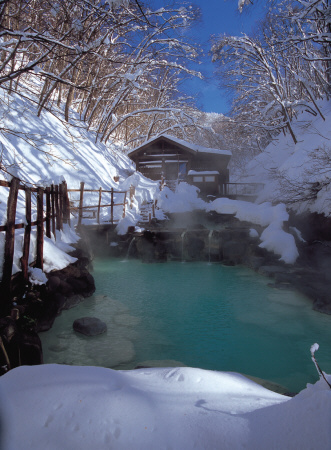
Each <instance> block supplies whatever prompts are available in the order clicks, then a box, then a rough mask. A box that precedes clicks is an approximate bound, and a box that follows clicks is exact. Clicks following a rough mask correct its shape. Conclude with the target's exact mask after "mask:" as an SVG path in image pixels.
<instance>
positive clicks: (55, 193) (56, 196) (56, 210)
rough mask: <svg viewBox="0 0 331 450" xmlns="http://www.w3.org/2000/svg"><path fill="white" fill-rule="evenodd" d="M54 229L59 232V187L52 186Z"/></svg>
mask: <svg viewBox="0 0 331 450" xmlns="http://www.w3.org/2000/svg"><path fill="white" fill-rule="evenodd" d="M54 197H55V218H56V229H57V230H60V229H61V226H60V207H59V186H58V185H57V184H56V185H55V186H54Z"/></svg>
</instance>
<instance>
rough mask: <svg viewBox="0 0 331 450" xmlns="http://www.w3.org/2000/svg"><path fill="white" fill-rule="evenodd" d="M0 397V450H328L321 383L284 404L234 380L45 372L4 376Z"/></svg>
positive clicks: (327, 408) (175, 371) (328, 396)
mask: <svg viewBox="0 0 331 450" xmlns="http://www.w3.org/2000/svg"><path fill="white" fill-rule="evenodd" d="M329 378H330V379H331V377H329ZM0 392H1V394H2V395H1V404H2V405H4V404H5V405H6V415H5V416H4V415H3V417H2V418H3V420H5V421H6V422H5V424H4V429H5V430H6V434H5V446H4V449H5V450H17V449H23V448H24V449H26V450H29V449H30V450H44V449H47V450H52V449H54V450H55V449H63V450H72V449H80V450H85V449H86V450H90V449H91V448H95V449H109V448H113V449H116V450H120V449H123V450H130V449H132V450H133V449H134V450H138V449H148V450H152V449H156V448H157V449H170V448H171V449H174V450H182V449H193V448H196V449H206V450H207V449H208V450H212V449H220V448H221V449H229V450H230V449H240V448H247V449H251V450H253V449H254V450H258V449H261V450H262V449H263V450H265V449H301V450H305V449H313V448H314V449H316V448H320V449H327V448H330V442H331V430H330V422H331V390H330V388H329V386H328V385H327V384H326V382H325V381H324V380H323V379H322V380H320V381H318V382H317V383H316V384H315V385H308V387H307V388H306V389H305V390H303V391H302V392H301V393H300V394H298V395H297V396H296V397H294V398H292V399H290V398H289V397H285V396H282V395H279V394H276V393H274V392H271V391H268V390H267V389H265V388H263V387H261V386H259V385H257V384H255V383H254V382H253V381H250V380H248V379H247V378H245V377H244V376H242V375H239V374H234V373H226V372H223V373H222V372H212V371H207V370H201V369H193V368H183V367H180V368H154V369H139V370H134V371H127V372H126V371H113V370H111V369H105V368H100V367H72V366H59V365H44V366H34V367H19V368H17V369H14V370H12V371H11V372H8V373H7V374H6V375H4V376H2V377H1V378H0Z"/></svg>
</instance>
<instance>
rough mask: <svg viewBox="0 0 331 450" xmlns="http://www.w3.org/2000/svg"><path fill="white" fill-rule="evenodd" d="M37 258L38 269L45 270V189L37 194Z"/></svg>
mask: <svg viewBox="0 0 331 450" xmlns="http://www.w3.org/2000/svg"><path fill="white" fill-rule="evenodd" d="M37 222H38V223H37V257H36V267H37V268H38V269H41V270H43V269H44V189H43V188H42V187H39V188H38V192H37Z"/></svg>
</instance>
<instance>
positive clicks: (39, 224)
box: [0, 178, 135, 309]
mask: <svg viewBox="0 0 331 450" xmlns="http://www.w3.org/2000/svg"><path fill="white" fill-rule="evenodd" d="M0 187H3V188H9V195H8V200H7V220H6V224H5V225H1V226H0V232H5V248H4V263H3V273H2V281H1V290H2V298H3V299H5V298H6V297H7V296H10V294H11V291H12V286H11V281H12V268H13V262H14V244H15V230H19V229H24V238H23V254H22V258H21V268H22V274H23V278H24V281H26V282H27V281H28V280H29V274H28V270H29V255H30V241H31V230H32V227H36V228H37V231H36V259H35V261H34V266H35V267H37V268H40V269H43V254H44V233H45V235H46V236H47V237H48V238H51V235H52V233H53V235H54V238H55V239H56V230H62V229H63V224H65V223H69V224H70V213H71V212H74V211H75V210H76V211H78V226H79V225H80V224H81V222H82V219H83V211H84V210H88V209H93V208H94V209H96V210H97V220H98V223H100V210H101V208H104V207H108V208H109V207H110V209H111V212H110V223H111V224H113V223H114V207H115V206H123V212H122V217H125V211H126V206H127V204H128V200H127V191H115V190H114V189H111V190H109V191H107V190H103V189H101V188H100V189H84V182H81V184H80V189H68V187H67V183H66V182H63V183H61V184H59V185H51V186H49V187H41V186H38V187H27V186H25V185H24V184H22V183H21V180H19V179H18V178H13V179H12V180H11V181H3V180H0ZM20 190H22V191H24V192H25V220H24V222H22V223H16V210H17V201H18V194H19V191H20ZM69 192H79V193H80V195H79V206H78V207H73V206H71V204H70V198H69ZM84 192H98V193H99V201H98V204H97V205H95V206H91V205H88V206H84V204H83V202H84ZM32 193H34V194H36V209H37V220H34V221H32V201H31V200H32ZM103 193H108V194H111V202H110V203H109V204H102V203H101V200H102V194H103ZM114 194H123V195H124V200H123V203H114ZM134 194H135V189H134V187H131V188H130V191H129V198H130V207H132V202H133V197H134ZM4 301H5V300H4ZM2 306H3V305H1V304H0V309H2Z"/></svg>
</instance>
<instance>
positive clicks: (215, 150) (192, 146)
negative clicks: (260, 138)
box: [128, 134, 232, 156]
mask: <svg viewBox="0 0 331 450" xmlns="http://www.w3.org/2000/svg"><path fill="white" fill-rule="evenodd" d="M160 137H165V138H166V139H170V140H171V141H173V142H176V143H177V144H179V145H181V146H183V147H187V148H188V149H190V150H193V151H195V152H197V153H199V152H200V153H214V154H218V155H227V156H231V155H232V153H231V151H230V150H222V149H219V148H209V147H203V146H202V145H198V144H193V143H190V142H186V141H183V140H182V139H179V138H177V137H175V136H171V135H168V134H160V135H159V136H157V137H153V138H152V139H150V140H149V141H146V142H144V144H143V145H144V146H145V145H148V144H149V143H151V142H153V141H155V140H156V139H158V138H160ZM140 147H141V146H139V147H137V148H134V149H133V150H130V151H129V153H128V154H129V155H130V154H131V153H134V152H135V151H137V150H138V149H139V148H140Z"/></svg>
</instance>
